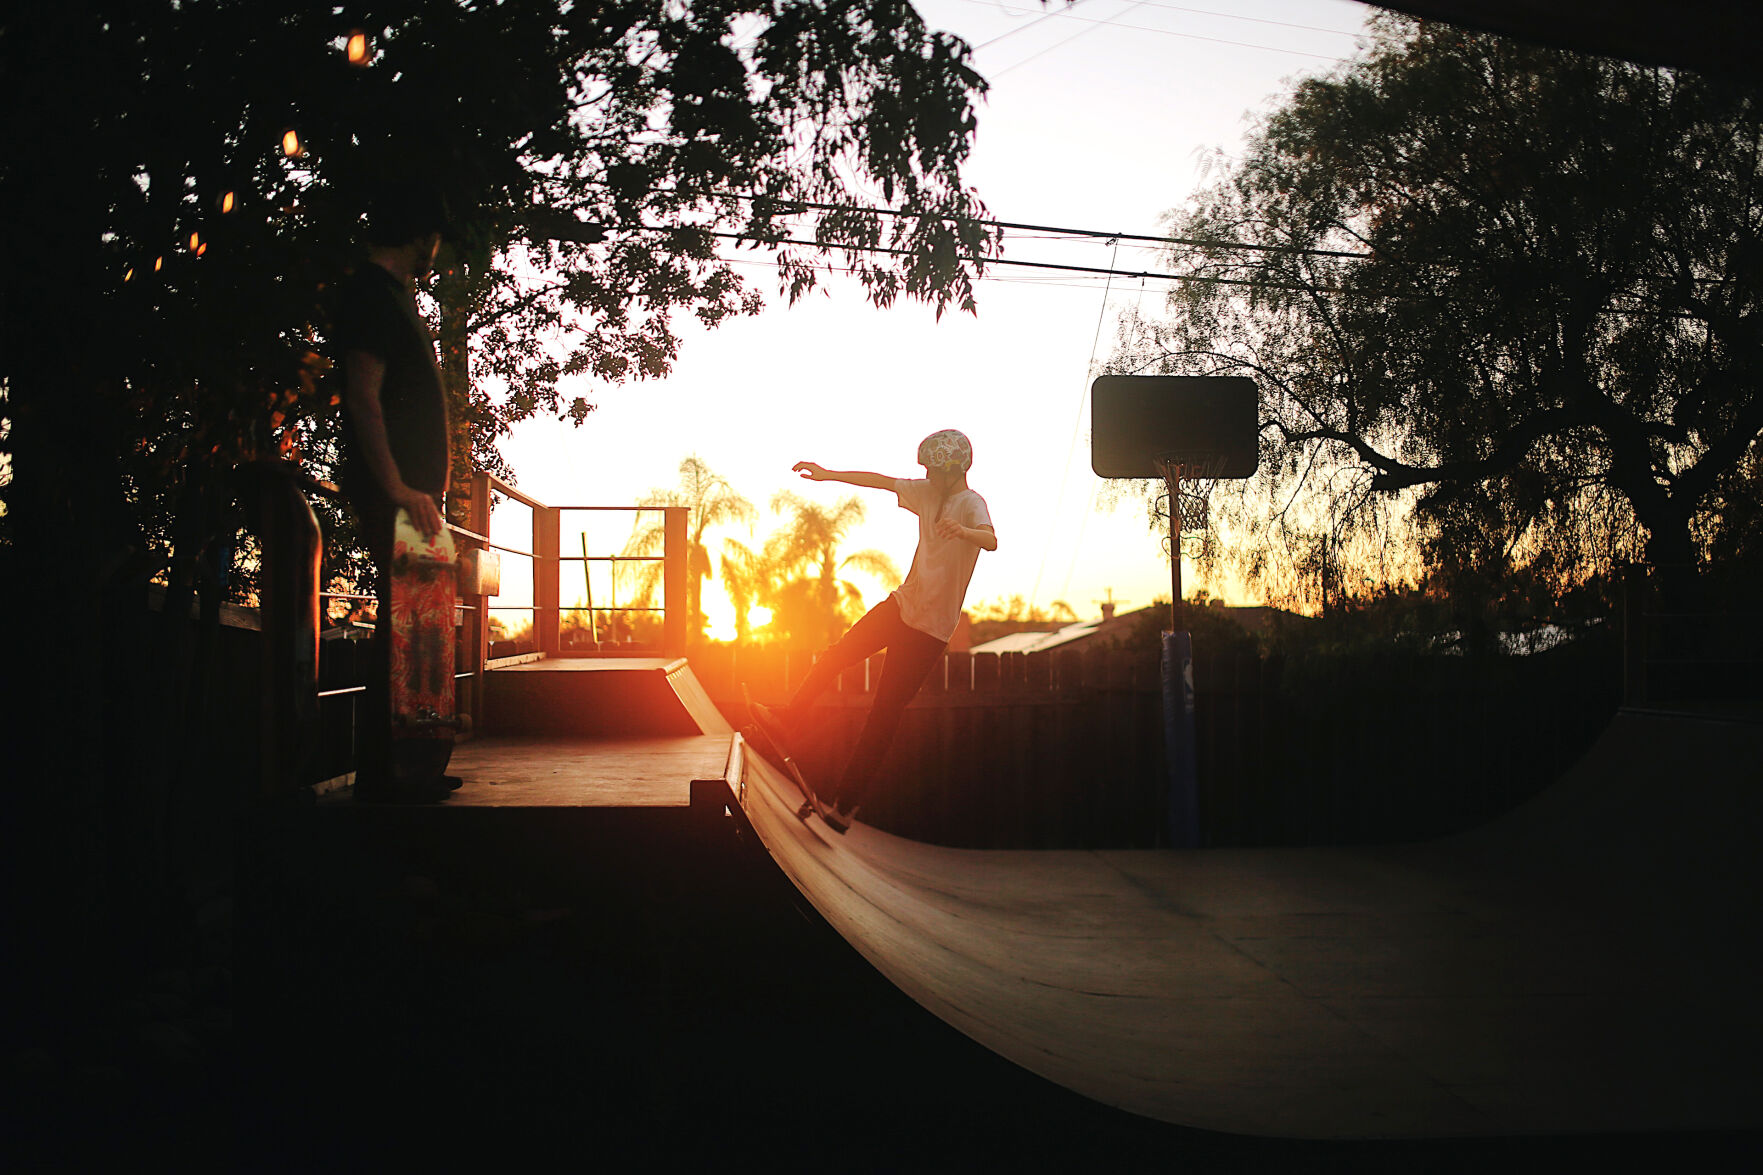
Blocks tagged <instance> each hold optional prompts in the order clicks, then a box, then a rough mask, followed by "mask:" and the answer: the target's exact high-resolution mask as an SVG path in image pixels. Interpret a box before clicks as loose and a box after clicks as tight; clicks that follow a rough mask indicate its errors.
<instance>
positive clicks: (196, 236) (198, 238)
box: [190, 233, 202, 249]
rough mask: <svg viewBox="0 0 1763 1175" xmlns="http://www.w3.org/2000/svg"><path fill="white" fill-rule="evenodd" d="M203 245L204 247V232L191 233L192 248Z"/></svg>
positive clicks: (198, 247)
mask: <svg viewBox="0 0 1763 1175" xmlns="http://www.w3.org/2000/svg"><path fill="white" fill-rule="evenodd" d="M201 247H202V234H201V233H191V234H190V248H192V249H200V248H201Z"/></svg>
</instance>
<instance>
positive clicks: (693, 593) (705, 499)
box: [624, 456, 757, 640]
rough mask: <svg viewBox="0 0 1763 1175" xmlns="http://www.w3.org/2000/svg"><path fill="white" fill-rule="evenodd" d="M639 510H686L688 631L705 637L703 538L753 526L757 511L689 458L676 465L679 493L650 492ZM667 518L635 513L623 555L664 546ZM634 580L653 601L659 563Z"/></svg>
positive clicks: (707, 565)
mask: <svg viewBox="0 0 1763 1175" xmlns="http://www.w3.org/2000/svg"><path fill="white" fill-rule="evenodd" d="M637 505H639V506H684V507H686V508H687V510H688V513H687V515H686V632H687V633H688V634H690V636H691V637H692V638H693V639H694V640H702V639H703V638H704V594H703V589H704V581H705V580H706V579H709V578H710V576H711V566H712V564H711V557H710V548H709V547H707V546H705V545H704V534H705V532H706V531H708V530H709V529H710V528H711V527H713V526H720V525H722V524H723V523H728V522H751V521H752V520H753V518H754V517H755V516H756V514H757V511H755V510H754V509H753V503H751V502H749V501H747V499H745V498H743V497H741V495H739V494H737V493H736V492H735V489H734V487H733V486H731V485H730V484H729V483H728V480H727V479H726V478H724V477H722V476H721V475H720V474H716V473H712V472H711V471H710V467H709V466H708V465H706V464H704V461H703V459H702V458H700V457H697V456H691V457H687V458H686V459H685V460H684V461H681V462H680V463H679V488H678V489H672V490H650V491H649V492H648V494H646V495H645V496H644V497H643V498H642V500H641V501H639V502H638V503H637ZM666 538H667V531H666V520H665V516H664V515H662V514H660V513H645V514H638V515H637V521H636V526H635V527H634V528H633V530H632V532H631V538H630V541H629V542H628V543H626V544H625V551H624V553H625V554H627V555H654V554H658V553H659V552H660V551H661V550H662V548H663V547H664V546H665V542H666ZM643 568H644V570H643V571H642V573H641V574H640V575H639V576H638V579H637V593H638V598H639V599H645V600H652V599H654V597H655V589H656V587H657V586H658V585H659V583H660V579H661V564H659V563H645V564H643Z"/></svg>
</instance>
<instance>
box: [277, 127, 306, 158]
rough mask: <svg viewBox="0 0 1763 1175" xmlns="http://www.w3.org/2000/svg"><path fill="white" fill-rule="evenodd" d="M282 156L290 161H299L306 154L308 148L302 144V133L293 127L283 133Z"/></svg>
mask: <svg viewBox="0 0 1763 1175" xmlns="http://www.w3.org/2000/svg"><path fill="white" fill-rule="evenodd" d="M282 154H283V155H286V156H287V157H288V158H289V159H298V158H300V156H302V155H304V154H306V147H305V145H304V144H302V143H301V142H300V133H299V132H298V131H296V130H295V129H294V128H293V127H289V128H288V129H287V130H285V131H283V132H282Z"/></svg>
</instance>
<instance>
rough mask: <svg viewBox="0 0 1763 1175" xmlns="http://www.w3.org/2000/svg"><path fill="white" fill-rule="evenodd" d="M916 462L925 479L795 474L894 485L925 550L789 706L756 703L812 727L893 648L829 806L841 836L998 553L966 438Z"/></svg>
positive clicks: (778, 723)
mask: <svg viewBox="0 0 1763 1175" xmlns="http://www.w3.org/2000/svg"><path fill="white" fill-rule="evenodd" d="M918 463H919V464H920V465H922V466H924V477H923V478H922V479H909V478H896V477H887V476H884V475H882V474H879V473H856V472H838V471H835V470H830V469H823V468H822V467H821V466H819V465H816V464H815V463H814V462H812V461H799V462H797V463H796V465H795V466H794V467H793V470H792V472H796V473H800V474H801V475H802V476H803V477H804V478H806V479H808V480H809V481H839V482H844V483H845V484H847V485H854V486H863V487H866V488H868V489H872V490H888V491H890V492H891V493H893V494H894V495H896V496H897V497H898V499H899V502H900V505H901V506H902V507H903V508H905V509H907V510H910V511H912V512H913V513H914V514H916V515H918V549H917V550H916V551H914V552H913V553H912V570H911V571H909V572H908V573H907V575H906V582H905V583H902V584H901V585H900V586H899V587H898V588H897V589H895V591H894V592H893V593H892V594H891V595H889V596H888V598H887V599H885V600H883V601H882V602H881V603H879V604H877V605H876V606H875V607H873V608H871V609H870V610H869V611H868V612H867V613H866V614H865V615H864V617H863V619H861V620H859V621H858V622H857V623H856V624H854V625H852V626H851V631H849V632H847V633H846V634H845V635H844V636H843V637H841V638H840V639H839V640H838V641H837V642H836V643H835V644H834V645H833V646H832V647H831V648H830V649H828V650H827V651H826V652H825V653H824V654H823V655H822V656H821V658H820V660H818V661H816V662H815V664H814V668H813V669H812V670H811V671H809V674H808V677H807V679H806V680H804V681H803V682H802V684H801V686H799V687H798V688H797V690H796V693H795V696H794V697H792V698H791V699H790V704H789V706H788V707H787V708H785V709H784V710H782V711H780V712H777V713H773V712H772V711H770V710H768V709H767V708H766V707H764V706H756V707H755V710H756V711H757V712H758V716H759V718H760V720H761V721H762V722H766V723H768V724H770V725H772V726H774V727H777V728H778V729H779V731H780V733H782V735H783V736H784V739H785V741H788V740H789V739H790V738H791V737H792V736H793V735H794V734H795V733H797V732H799V731H801V730H802V729H804V728H805V725H806V723H807V720H808V717H809V712H810V711H811V710H812V709H813V707H814V703H815V702H816V701H818V700H819V698H820V695H821V694H823V693H825V692H826V690H827V689H828V687H830V686H831V685H832V684H833V682H835V681H837V680H838V676H839V674H840V673H841V672H843V671H844V670H845V669H846V668H848V667H849V666H852V665H855V664H857V663H858V662H859V661H862V660H864V659H865V658H867V657H869V656H870V655H871V654H873V653H876V652H879V651H880V650H882V649H886V650H887V651H888V656H887V660H886V661H885V662H884V663H883V665H882V675H881V683H880V684H879V685H878V686H877V687H876V691H875V701H874V702H873V703H872V704H871V705H870V708H869V716H868V718H867V719H865V721H864V723H863V733H862V734H861V735H859V736H858V738H857V745H856V746H855V747H854V748H852V751H851V758H850V760H849V761H848V762H847V763H846V765H845V771H844V774H843V775H842V776H841V777H840V779H839V783H838V786H837V787H836V788H835V789H834V790H833V792H832V798H831V800H830V802H828V803H827V804H825V805H823V807H822V809H821V816H822V817H823V818H824V819H825V820H826V822H827V825H828V826H829V827H831V828H833V829H834V830H836V831H838V832H844V831H845V830H847V829H848V828H850V827H851V821H852V820H853V819H854V818H855V817H856V815H857V810H858V808H860V807H861V806H862V804H863V801H864V799H865V798H866V797H867V796H868V794H869V789H870V785H871V784H872V783H873V782H874V779H875V774H876V771H877V769H878V768H879V767H880V765H881V758H882V755H883V753H885V752H886V751H887V749H888V744H889V743H891V742H892V741H893V739H894V731H895V730H896V729H898V728H899V725H900V715H901V713H902V712H903V711H904V710H905V709H906V704H907V703H908V702H910V701H911V700H912V698H913V695H915V694H917V693H918V689H919V687H920V686H922V685H923V684H924V679H925V677H926V676H927V675H928V674H929V673H930V670H931V667H932V666H934V665H935V664H936V663H937V662H938V661H940V660H941V659H942V656H943V653H944V652H945V651H947V649H948V647H949V638H950V637H952V636H954V635H955V626H956V624H958V623H959V622H960V620H961V605H962V604H963V602H965V601H966V599H967V583H968V581H969V580H970V579H972V578H973V567H974V564H975V563H977V562H978V561H979V553H980V552H981V551H995V550H997V549H998V536H997V535H996V534H995V533H994V532H993V530H992V516H991V514H990V512H988V511H987V509H986V500H985V499H984V498H982V497H980V496H979V495H978V494H977V493H975V492H974V491H973V490H971V489H969V488H968V485H967V471H968V470H969V469H971V468H972V467H973V446H972V444H970V443H969V442H968V439H967V438H966V437H965V436H963V435H962V434H961V433H959V432H956V431H955V430H954V429H952V428H951V429H944V430H943V431H942V432H935V433H932V434H931V435H930V436H928V437H925V438H924V440H922V441H920V442H919V445H918Z"/></svg>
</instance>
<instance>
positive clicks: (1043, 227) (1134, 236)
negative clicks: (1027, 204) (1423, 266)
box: [717, 192, 1372, 261]
mask: <svg viewBox="0 0 1763 1175" xmlns="http://www.w3.org/2000/svg"><path fill="white" fill-rule="evenodd" d="M717 194H718V195H724V196H731V197H733V198H735V199H737V200H747V201H753V200H760V199H766V198H768V197H761V196H749V195H743V194H741V193H738V192H723V193H717ZM769 198H770V199H776V200H777V202H778V203H779V204H780V205H783V206H784V207H785V208H807V209H813V210H814V211H816V212H873V213H875V214H876V215H878V216H900V217H911V218H915V219H918V220H958V219H961V218H960V217H955V216H949V215H947V214H944V213H938V212H907V211H906V210H904V209H901V208H863V207H860V206H858V205H855V204H823V203H820V202H818V201H815V200H785V199H779V198H777V197H769ZM974 223H976V224H982V225H986V226H987V227H989V228H1002V229H1020V230H1021V231H1023V232H1037V233H1056V234H1058V235H1060V236H1066V237H1092V238H1095V239H1098V240H1103V241H1150V242H1152V243H1153V244H1159V245H1188V246H1191V247H1193V248H1197V249H1250V250H1253V251H1255V252H1258V253H1290V254H1294V255H1298V256H1303V257H1348V258H1355V259H1358V260H1361V261H1364V260H1369V259H1370V258H1371V256H1372V255H1371V254H1370V253H1349V252H1343V251H1341V250H1338V249H1305V248H1302V247H1300V246H1297V245H1262V244H1256V243H1254V242H1251V241H1203V240H1197V239H1195V238H1192V237H1157V236H1150V235H1148V234H1145V233H1121V232H1108V231H1105V230H1102V229H1094V228H1060V227H1058V226H1056V225H1050V224H1027V223H1024V222H1022V221H1016V220H976V221H975V222H974Z"/></svg>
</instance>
